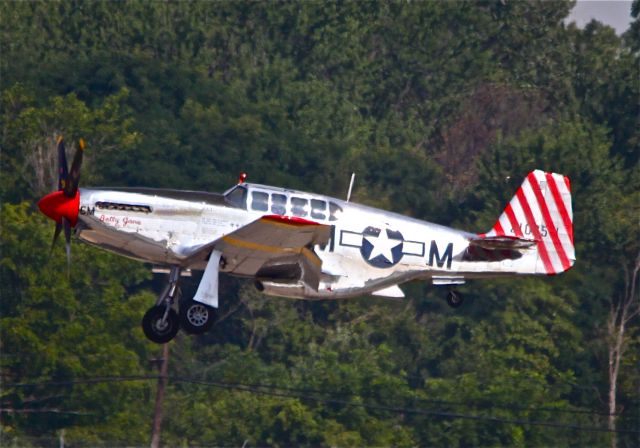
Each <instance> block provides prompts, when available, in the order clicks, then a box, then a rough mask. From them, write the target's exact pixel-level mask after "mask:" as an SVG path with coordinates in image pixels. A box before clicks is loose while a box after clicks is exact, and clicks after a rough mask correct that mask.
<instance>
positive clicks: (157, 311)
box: [142, 305, 179, 344]
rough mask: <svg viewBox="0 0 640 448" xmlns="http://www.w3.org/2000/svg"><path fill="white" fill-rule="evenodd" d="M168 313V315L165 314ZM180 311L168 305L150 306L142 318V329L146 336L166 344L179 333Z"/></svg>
mask: <svg viewBox="0 0 640 448" xmlns="http://www.w3.org/2000/svg"><path fill="white" fill-rule="evenodd" d="M165 314H166V315H165ZM178 329H179V324H178V313H176V311H175V310H174V309H173V308H169V309H168V310H167V307H166V305H156V306H154V307H153V308H150V309H149V311H147V312H146V313H145V314H144V317H143V318H142V330H143V331H144V334H145V336H147V338H149V339H150V340H151V341H153V342H155V343H157V344H164V343H166V342H169V341H170V340H171V339H173V338H174V337H175V336H176V334H177V333H178Z"/></svg>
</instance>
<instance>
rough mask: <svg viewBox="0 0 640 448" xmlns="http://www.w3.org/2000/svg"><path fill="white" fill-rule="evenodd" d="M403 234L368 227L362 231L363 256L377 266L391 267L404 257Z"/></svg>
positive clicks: (361, 249)
mask: <svg viewBox="0 0 640 448" xmlns="http://www.w3.org/2000/svg"><path fill="white" fill-rule="evenodd" d="M403 241H404V240H403V238H402V234H401V233H400V232H397V231H395V230H389V229H383V230H381V229H377V228H375V227H371V226H369V227H367V228H366V229H364V231H363V232H362V246H360V253H361V254H362V258H364V260H365V261H366V262H367V263H369V264H370V265H371V266H375V267H376V268H390V267H391V266H394V265H395V264H396V263H398V262H399V261H400V259H401V258H402V243H403Z"/></svg>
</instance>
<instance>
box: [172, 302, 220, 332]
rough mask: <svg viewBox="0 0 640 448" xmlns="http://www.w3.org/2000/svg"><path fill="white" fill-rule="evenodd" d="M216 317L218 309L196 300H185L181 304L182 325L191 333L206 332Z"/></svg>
mask: <svg viewBox="0 0 640 448" xmlns="http://www.w3.org/2000/svg"><path fill="white" fill-rule="evenodd" d="M215 319H216V309H215V308H212V307H210V306H207V305H205V304H204V303H200V302H196V301H195V300H184V301H183V302H182V303H181V304H180V327H181V328H182V329H183V330H184V331H185V332H187V333H189V334H202V333H204V332H206V331H207V330H208V329H209V328H211V325H213V322H214V321H215Z"/></svg>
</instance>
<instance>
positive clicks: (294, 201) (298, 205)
mask: <svg viewBox="0 0 640 448" xmlns="http://www.w3.org/2000/svg"><path fill="white" fill-rule="evenodd" d="M291 213H292V214H293V215H294V216H299V217H301V218H304V217H305V216H307V215H308V214H309V200H308V199H303V198H298V197H295V196H293V197H292V198H291Z"/></svg>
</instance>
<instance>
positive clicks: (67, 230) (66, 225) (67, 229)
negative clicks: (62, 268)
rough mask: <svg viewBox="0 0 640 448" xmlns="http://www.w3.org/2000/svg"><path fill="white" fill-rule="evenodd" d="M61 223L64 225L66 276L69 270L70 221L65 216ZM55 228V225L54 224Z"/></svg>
mask: <svg viewBox="0 0 640 448" xmlns="http://www.w3.org/2000/svg"><path fill="white" fill-rule="evenodd" d="M62 225H63V227H64V249H65V252H66V253H67V276H68V275H69V272H71V223H70V222H69V220H68V219H67V218H65V217H62ZM56 230H57V226H56Z"/></svg>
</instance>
